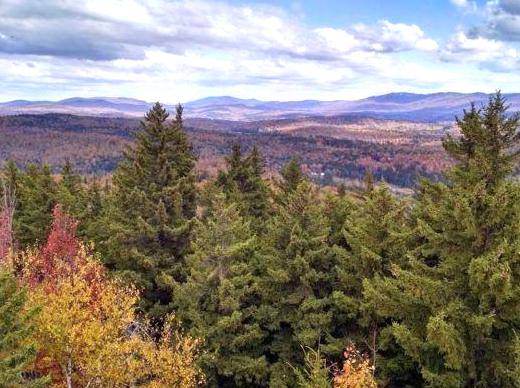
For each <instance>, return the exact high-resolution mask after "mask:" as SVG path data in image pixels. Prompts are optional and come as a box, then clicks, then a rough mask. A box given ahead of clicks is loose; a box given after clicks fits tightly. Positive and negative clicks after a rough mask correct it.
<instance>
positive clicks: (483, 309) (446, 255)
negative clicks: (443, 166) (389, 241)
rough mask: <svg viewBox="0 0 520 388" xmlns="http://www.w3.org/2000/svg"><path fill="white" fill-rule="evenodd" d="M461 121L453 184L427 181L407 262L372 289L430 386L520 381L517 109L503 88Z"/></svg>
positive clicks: (449, 146) (452, 146)
mask: <svg viewBox="0 0 520 388" xmlns="http://www.w3.org/2000/svg"><path fill="white" fill-rule="evenodd" d="M458 124H459V128H460V130H461V136H460V137H459V138H448V139H447V140H446V141H445V143H444V145H445V148H446V151H447V152H448V153H449V154H450V155H451V156H453V157H454V158H455V160H457V161H458V164H457V165H456V166H455V168H454V169H453V170H452V171H451V172H450V173H449V174H448V179H449V181H448V183H447V184H444V183H429V182H423V184H422V185H421V187H420V188H419V192H418V202H417V205H416V207H415V209H414V213H413V216H414V219H415V220H416V222H415V226H414V230H413V233H412V234H411V235H410V236H411V238H410V247H411V249H410V251H409V252H408V255H407V257H408V261H407V263H406V264H404V265H402V266H397V265H395V266H393V268H392V276H389V277H386V278H383V277H376V278H375V279H374V280H372V281H368V280H367V281H365V295H366V298H367V301H368V302H369V303H371V304H372V305H373V306H374V307H375V308H376V309H377V311H378V313H379V314H380V315H381V316H382V317H388V318H390V319H392V320H393V321H394V324H393V325H392V328H391V330H392V334H393V336H394V338H395V339H396V341H397V343H398V344H399V345H400V346H401V347H402V348H403V350H404V351H405V353H406V354H407V355H408V356H409V357H411V358H412V359H414V360H415V361H416V362H417V363H418V364H419V365H420V368H421V374H422V377H423V378H424V381H425V382H426V384H427V385H428V386H432V387H476V386H478V387H497V386H503V387H505V386H508V387H509V386H519V385H520V370H519V368H518V363H519V361H520V359H519V357H518V355H519V354H520V352H519V350H520V348H519V341H518V336H517V333H518V332H519V330H520V253H519V252H520V241H519V239H518V230H519V229H518V225H519V224H520V187H519V185H518V184H517V183H516V182H514V181H513V180H512V179H510V178H508V174H509V173H510V172H512V171H513V170H514V166H515V164H516V161H517V159H518V152H517V150H518V146H519V140H520V139H519V136H518V116H517V115H512V116H510V115H508V114H507V107H506V105H505V103H504V100H503V98H502V97H501V95H500V94H497V95H495V96H494V97H493V98H491V99H490V101H489V104H488V105H487V106H486V107H484V109H483V110H481V111H479V110H476V109H475V108H472V109H471V110H470V111H468V112H465V114H464V117H463V118H462V119H461V120H459V121H458Z"/></svg>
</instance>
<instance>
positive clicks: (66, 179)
mask: <svg viewBox="0 0 520 388" xmlns="http://www.w3.org/2000/svg"><path fill="white" fill-rule="evenodd" d="M88 199H89V198H88V196H87V193H86V189H85V187H84V185H83V182H82V179H81V177H80V176H79V175H77V174H75V173H74V170H73V167H72V164H71V163H70V161H69V160H67V161H66V162H65V164H64V165H63V167H62V170H61V180H60V181H59V182H58V185H57V192H56V199H55V201H56V203H59V204H60V205H61V206H62V207H63V209H64V210H65V211H66V212H67V213H68V214H70V215H72V216H73V217H74V218H75V219H77V220H79V221H80V227H79V230H78V232H79V235H80V236H81V237H84V236H85V228H86V223H84V221H86V220H85V219H86V217H87V214H86V213H87V207H88V206H89V204H88Z"/></svg>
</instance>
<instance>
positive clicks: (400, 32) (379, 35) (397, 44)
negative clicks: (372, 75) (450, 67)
mask: <svg viewBox="0 0 520 388" xmlns="http://www.w3.org/2000/svg"><path fill="white" fill-rule="evenodd" d="M354 31H355V32H356V37H357V38H358V39H359V40H361V41H362V42H364V43H365V44H367V45H368V48H371V49H372V50H374V51H388V52H392V51H407V50H422V51H434V50H437V48H438V45H437V42H435V40H433V39H430V38H426V37H425V36H424V32H423V31H422V30H421V28H420V27H419V26H417V25H415V24H403V23H391V22H389V21H388V20H383V21H380V22H379V23H378V24H377V25H372V26H370V25H366V24H358V25H356V26H355V27H354Z"/></svg>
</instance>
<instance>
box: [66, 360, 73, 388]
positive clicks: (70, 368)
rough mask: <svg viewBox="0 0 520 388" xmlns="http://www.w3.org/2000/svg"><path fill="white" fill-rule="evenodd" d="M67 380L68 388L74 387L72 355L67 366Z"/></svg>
mask: <svg viewBox="0 0 520 388" xmlns="http://www.w3.org/2000/svg"><path fill="white" fill-rule="evenodd" d="M65 380H66V382H67V388H72V359H71V358H70V356H69V360H68V362H67V366H66V367H65Z"/></svg>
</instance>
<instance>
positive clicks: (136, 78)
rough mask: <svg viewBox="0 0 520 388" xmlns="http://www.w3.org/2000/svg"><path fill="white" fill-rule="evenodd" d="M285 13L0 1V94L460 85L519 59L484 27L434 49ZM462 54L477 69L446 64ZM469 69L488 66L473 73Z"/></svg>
mask: <svg viewBox="0 0 520 388" xmlns="http://www.w3.org/2000/svg"><path fill="white" fill-rule="evenodd" d="M504 4H505V3H501V7H502V6H504ZM506 7H509V8H508V9H509V10H508V11H507V12H509V14H512V13H511V12H512V11H511V5H507V4H506ZM494 9H495V10H497V12H500V13H506V10H505V9H503V8H500V7H498V5H496V6H495V7H494ZM289 12H290V11H286V10H284V9H282V8H279V7H274V6H268V5H259V4H250V5H232V4H229V3H226V2H217V1H209V0H194V1H187V0H186V1H173V0H147V1H141V0H83V1H76V0H59V1H58V0H52V1H45V2H42V1H41V0H24V1H19V0H0V68H2V72H0V84H2V86H3V90H2V92H3V96H4V98H9V97H6V96H13V97H14V98H19V97H25V98H38V96H42V97H45V98H49V97H55V98H62V97H67V96H71V95H83V96H92V95H124V96H132V97H137V98H145V99H149V100H156V99H158V98H160V99H161V100H163V101H165V102H177V101H186V100H189V99H193V98H198V97H202V96H207V95H215V94H229V95H236V96H241V97H257V98H264V99H273V98H275V99H299V98H309V97H310V96H312V97H314V98H329V99H345V98H353V97H362V96H366V95H367V94H376V93H384V92H387V91H389V90H403V89H404V90H408V91H426V90H439V89H444V90H448V89H455V88H459V89H460V90H467V89H470V90H471V89H474V88H477V87H479V86H481V85H484V83H485V82H493V81H492V80H493V79H495V78H493V77H499V76H501V74H502V73H499V72H501V71H506V70H507V69H508V68H510V69H515V68H518V67H516V66H517V58H516V57H515V56H516V55H517V54H516V52H513V51H508V50H509V49H510V48H509V47H508V46H507V45H505V44H500V41H499V39H497V38H494V37H492V36H484V35H482V36H481V35H479V34H470V33H464V34H462V35H460V34H459V35H458V36H457V35H456V36H454V37H453V38H452V39H451V40H450V42H448V44H447V45H445V46H444V47H442V48H439V44H438V43H437V41H435V40H434V39H432V37H430V36H428V35H427V34H426V33H425V32H424V31H423V30H422V29H421V27H420V26H419V25H418V24H413V23H411V24H405V23H394V22H393V21H390V20H381V21H378V22H375V23H373V24H367V23H365V24H356V25H350V26H349V25H347V26H342V27H341V28H340V27H337V26H336V27H332V26H328V25H321V26H312V27H311V26H309V25H307V24H305V22H304V18H303V17H300V16H298V15H296V16H295V15H294V14H290V13H289ZM479 39H481V40H479ZM497 42H498V43H497ZM506 54H507V55H506ZM438 55H440V56H441V59H442V62H441V61H439V60H438ZM468 58H471V59H468ZM498 59H499V60H500V63H503V64H501V65H500V68H499V67H498V66H495V68H493V66H492V62H493V61H495V60H498ZM465 62H468V63H470V64H473V65H476V66H473V67H474V68H475V69H477V68H478V69H477V70H475V69H474V68H473V67H469V66H466V67H464V68H463V69H462V67H461V68H458V67H457V66H458V64H462V63H465ZM448 63H450V65H448ZM451 64H455V65H454V66H455V67H453V68H452V67H450V66H451ZM479 69H485V70H486V71H493V72H495V73H496V74H493V75H491V76H487V78H485V79H481V78H479V76H480V72H479V71H480V70H479ZM517 78H518V77H516V76H512V77H511V78H510V80H517ZM468 79H469V80H470V81H467V83H465V82H466V81H465V80H468ZM496 79H497V80H501V82H502V78H496ZM504 82H505V81H504ZM511 82H513V81H511ZM497 87H502V84H497V85H494V86H493V88H492V90H493V89H495V88H497ZM505 89H506V88H504V90H505Z"/></svg>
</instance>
